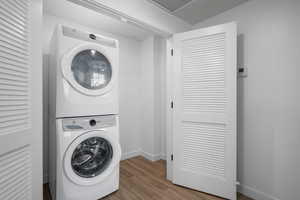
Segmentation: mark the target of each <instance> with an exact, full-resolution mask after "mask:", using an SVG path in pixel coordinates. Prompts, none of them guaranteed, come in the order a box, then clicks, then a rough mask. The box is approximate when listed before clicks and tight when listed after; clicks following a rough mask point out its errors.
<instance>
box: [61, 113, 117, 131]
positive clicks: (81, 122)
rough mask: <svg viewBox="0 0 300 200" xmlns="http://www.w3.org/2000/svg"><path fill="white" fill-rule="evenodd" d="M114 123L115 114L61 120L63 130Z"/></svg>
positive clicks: (104, 126)
mask: <svg viewBox="0 0 300 200" xmlns="http://www.w3.org/2000/svg"><path fill="white" fill-rule="evenodd" d="M115 125H116V116H115V115H105V116H94V117H78V118H66V119H63V120H62V126H63V130H64V131H79V130H95V129H101V128H109V127H113V126H115Z"/></svg>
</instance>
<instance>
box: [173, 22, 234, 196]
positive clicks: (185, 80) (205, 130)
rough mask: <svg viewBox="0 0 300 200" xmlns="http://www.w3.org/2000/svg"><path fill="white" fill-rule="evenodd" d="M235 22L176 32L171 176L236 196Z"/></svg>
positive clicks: (182, 182)
mask: <svg viewBox="0 0 300 200" xmlns="http://www.w3.org/2000/svg"><path fill="white" fill-rule="evenodd" d="M236 37H237V33H236V24H235V23H230V24H225V25H219V26H215V27H209V28H204V29H199V30H195V31H191V32H186V33H180V34H175V35H174V38H173V40H174V56H173V59H174V64H173V67H174V71H175V76H174V79H173V80H174V85H175V91H174V93H175V94H174V118H173V119H174V123H173V159H174V160H173V182H174V183H175V184H178V185H182V186H185V187H188V188H192V189H195V190H199V191H203V192H206V193H210V194H214V195H217V196H221V197H224V198H227V199H236V77H237V75H236Z"/></svg>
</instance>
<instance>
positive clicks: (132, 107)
mask: <svg viewBox="0 0 300 200" xmlns="http://www.w3.org/2000/svg"><path fill="white" fill-rule="evenodd" d="M58 23H62V24H66V25H69V26H72V27H75V28H80V29H83V30H87V31H92V32H96V33H99V34H103V35H106V36H109V37H113V38H116V39H118V40H119V42H120V72H119V74H120V79H119V82H120V84H119V87H120V99H119V101H120V138H121V146H122V151H123V156H124V158H126V157H128V156H133V155H136V154H137V153H139V151H140V149H141V148H140V136H139V135H140V130H141V118H140V101H139V99H140V80H139V79H140V63H141V60H140V52H141V42H140V41H137V40H134V39H130V38H127V37H123V36H121V35H112V34H109V33H104V32H102V31H101V30H96V29H90V28H88V27H84V26H82V25H79V24H74V23H72V22H70V21H66V20H64V19H62V18H58V17H55V16H50V15H47V14H45V15H44V28H43V36H44V44H43V46H44V48H43V53H44V175H45V176H47V174H48V173H47V170H48V169H47V166H48V164H47V160H48V129H47V127H48V123H47V122H48V120H47V112H48V108H47V104H48V91H47V89H48V85H47V83H48V77H47V72H48V67H49V66H48V65H47V64H48V63H47V54H48V52H49V42H50V38H51V35H52V32H53V30H54V27H55V25H56V24H58ZM45 178H46V179H47V177H45Z"/></svg>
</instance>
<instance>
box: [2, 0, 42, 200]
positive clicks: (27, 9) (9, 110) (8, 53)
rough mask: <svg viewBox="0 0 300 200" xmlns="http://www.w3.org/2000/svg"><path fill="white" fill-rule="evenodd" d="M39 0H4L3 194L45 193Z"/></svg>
mask: <svg viewBox="0 0 300 200" xmlns="http://www.w3.org/2000/svg"><path fill="white" fill-rule="evenodd" d="M41 11H42V4H41V1H40V0H0V199H1V200H41V199H42V129H41V127H42V121H41V119H42V110H41V105H42V95H41V94H42V93H41V83H42V81H41V77H42V73H41V69H42V66H41V40H40V34H41V30H40V28H41V19H42V15H41V14H42V13H41Z"/></svg>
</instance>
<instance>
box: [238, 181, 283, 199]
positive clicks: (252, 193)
mask: <svg viewBox="0 0 300 200" xmlns="http://www.w3.org/2000/svg"><path fill="white" fill-rule="evenodd" d="M237 188H238V192H239V193H241V194H243V195H245V196H247V197H250V198H252V199H255V200H279V199H278V198H276V197H273V196H272V195H269V194H266V193H264V192H262V191H259V190H257V189H254V188H252V187H249V186H247V185H243V184H240V185H239V186H238V187H237Z"/></svg>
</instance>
